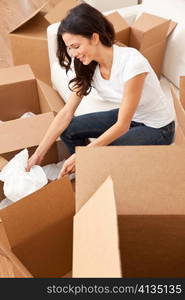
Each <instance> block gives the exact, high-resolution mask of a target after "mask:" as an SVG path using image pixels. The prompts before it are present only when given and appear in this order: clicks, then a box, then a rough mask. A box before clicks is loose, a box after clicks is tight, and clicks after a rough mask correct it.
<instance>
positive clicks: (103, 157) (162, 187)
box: [76, 146, 185, 277]
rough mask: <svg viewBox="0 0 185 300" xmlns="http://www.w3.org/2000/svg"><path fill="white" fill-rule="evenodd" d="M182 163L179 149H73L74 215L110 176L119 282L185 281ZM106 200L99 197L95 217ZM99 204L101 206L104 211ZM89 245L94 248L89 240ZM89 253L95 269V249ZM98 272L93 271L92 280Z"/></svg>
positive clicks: (105, 229) (106, 229)
mask: <svg viewBox="0 0 185 300" xmlns="http://www.w3.org/2000/svg"><path fill="white" fill-rule="evenodd" d="M184 163H185V155H184V147H178V146H173V147H170V146H139V147H138V146H130V147H129V146H123V147H121V146H120V147H114V146H112V147H111V146H109V147H94V148H87V147H79V148H77V154H76V169H77V173H76V210H77V211H79V210H80V208H82V206H83V205H84V204H85V203H86V202H87V201H88V200H89V199H90V197H91V196H92V195H93V194H94V193H95V191H96V190H97V189H98V188H99V187H100V185H101V184H102V183H103V182H104V181H105V180H106V178H107V176H111V177H112V180H113V182H114V192H115V199H116V206H117V214H118V224H119V226H118V228H119V247H120V256H121V263H122V275H123V277H184V276H185V261H184V252H185V242H184V241H185V231H184V226H185V205H184V203H185V202H184V201H185V185H184V180H185V168H184ZM87 166H88V168H87ZM109 193H110V191H109ZM107 198H108V196H107V193H105V194H104V195H103V194H102V193H101V196H100V197H99V203H100V204H99V205H100V206H99V208H98V214H99V213H100V212H99V211H101V210H103V211H104V210H105V211H106V199H107ZM97 201H98V200H97ZM102 202H103V203H104V204H105V207H103V208H102ZM104 215H106V214H104ZM102 218H103V212H102ZM98 220H99V219H98ZM87 222H88V218H87ZM95 223H97V222H95ZM101 224H104V219H103V220H102V222H101V223H100V222H99V221H98V224H95V226H96V228H97V229H96V233H97V239H96V241H97V243H99V232H101V231H103V232H104V234H105V235H106V234H107V232H109V230H110V226H107V227H104V226H101ZM102 235H103V233H102V232H101V235H100V237H101V236H102ZM89 239H90V237H88V241H89ZM82 241H83V237H82ZM93 241H94V244H95V238H94V235H93ZM79 243H81V240H79ZM110 244H111V242H110ZM110 247H112V245H110ZM82 248H83V247H82ZM85 248H86V249H87V248H88V246H87V245H86V246H85ZM88 249H89V251H90V253H89V254H87V255H88V257H91V261H93V260H94V261H95V263H96V259H95V258H94V252H93V251H94V248H92V251H91V249H90V248H88ZM81 251H83V249H82V250H81ZM91 254H92V256H91ZM83 257H84V252H83ZM116 257H117V254H116ZM113 259H114V254H113V258H112V260H113ZM102 260H104V255H102ZM115 261H116V258H115ZM102 264H103V262H102ZM98 267H99V266H98V265H96V267H95V266H94V267H93V270H92V274H93V276H94V275H95V274H94V270H95V268H97V270H99V269H98ZM78 270H79V267H78ZM82 270H83V269H82ZM85 274H86V273H85ZM80 275H81V276H83V274H82V273H80ZM88 275H89V276H90V271H89V272H88ZM112 276H114V274H111V272H107V277H112Z"/></svg>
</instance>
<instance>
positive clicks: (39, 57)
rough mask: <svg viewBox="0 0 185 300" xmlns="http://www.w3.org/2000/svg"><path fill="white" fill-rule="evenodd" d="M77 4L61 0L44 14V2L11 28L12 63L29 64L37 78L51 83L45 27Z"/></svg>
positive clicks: (70, 0) (73, 1) (71, 0)
mask: <svg viewBox="0 0 185 300" xmlns="http://www.w3.org/2000/svg"><path fill="white" fill-rule="evenodd" d="M78 4H79V3H78V1H76V0H62V1H60V3H58V4H57V5H56V6H55V7H54V8H53V9H51V10H50V11H49V12H48V14H46V15H44V14H43V13H42V12H41V10H42V9H43V8H44V6H45V5H46V4H43V5H40V6H39V7H38V8H37V9H36V10H35V11H34V13H31V14H30V15H29V16H28V17H27V18H26V19H25V20H24V21H22V22H20V23H19V24H17V25H16V26H15V27H14V28H12V30H11V32H10V33H9V38H10V42H11V48H12V54H13V61H14V64H15V65H21V64H30V65H31V67H32V69H33V72H34V74H35V75H36V77H37V78H38V79H41V80H42V81H44V82H45V83H48V84H51V80H50V67H49V58H48V46H47V32H46V30H47V27H48V26H49V25H50V24H51V23H55V22H58V21H60V20H61V19H63V18H64V16H65V15H66V13H67V11H68V10H69V9H70V8H72V7H74V6H76V5H78Z"/></svg>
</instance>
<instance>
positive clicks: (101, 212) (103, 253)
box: [73, 177, 121, 278]
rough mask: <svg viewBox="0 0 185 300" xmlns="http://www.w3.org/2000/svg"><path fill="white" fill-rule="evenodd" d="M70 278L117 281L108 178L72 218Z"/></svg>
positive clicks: (112, 203) (114, 221)
mask: <svg viewBox="0 0 185 300" xmlns="http://www.w3.org/2000/svg"><path fill="white" fill-rule="evenodd" d="M73 277H81V278H83V277H98V278H102V277H103V278H105V277H121V261H120V255H119V239H118V224H117V213H116V205H115V198H114V191H113V183H112V180H111V177H109V178H108V179H107V180H106V181H105V182H104V183H103V184H102V185H101V186H100V188H99V189H98V190H97V191H96V192H95V193H94V194H93V196H92V197H91V198H90V199H89V200H88V201H87V203H86V204H85V205H84V206H83V207H82V208H81V209H80V211H79V212H78V213H77V214H76V215H75V217H74V242H73Z"/></svg>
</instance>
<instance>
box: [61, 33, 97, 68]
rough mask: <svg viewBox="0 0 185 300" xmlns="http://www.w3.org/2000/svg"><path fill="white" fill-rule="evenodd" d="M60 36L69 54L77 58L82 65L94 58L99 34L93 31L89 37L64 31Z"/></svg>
mask: <svg viewBox="0 0 185 300" xmlns="http://www.w3.org/2000/svg"><path fill="white" fill-rule="evenodd" d="M62 38H63V40H64V43H65V45H66V47H67V49H68V52H69V55H71V56H72V57H75V58H77V59H79V60H80V61H81V62H82V63H83V64H84V65H88V64H90V63H91V61H93V60H95V57H96V51H97V43H98V40H99V36H98V35H97V34H96V33H93V35H92V38H91V39H88V38H85V37H83V36H82V35H77V34H71V33H64V34H63V35H62Z"/></svg>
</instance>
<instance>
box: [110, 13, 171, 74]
mask: <svg viewBox="0 0 185 300" xmlns="http://www.w3.org/2000/svg"><path fill="white" fill-rule="evenodd" d="M106 17H107V19H108V20H109V21H110V22H111V23H112V24H113V25H114V28H115V32H116V39H117V40H118V41H121V42H122V43H123V44H125V45H127V46H129V47H133V48H136V49H138V50H139V51H140V52H141V53H142V54H143V55H144V56H145V57H146V58H147V59H148V61H149V62H150V64H151V66H152V67H153V69H154V71H155V72H156V74H157V76H158V77H160V71H161V66H162V62H163V57H164V52H165V47H166V40H167V37H168V36H169V35H170V33H171V32H172V30H173V29H174V28H175V26H176V23H175V22H173V21H171V20H167V19H164V18H161V17H158V16H155V15H152V14H149V13H142V14H141V15H140V16H139V17H138V18H137V19H136V21H135V22H134V23H133V24H132V26H129V25H128V23H127V22H126V21H125V20H124V18H123V17H122V16H121V15H120V14H119V13H118V12H114V13H111V14H109V15H107V16H106ZM156 53H157V55H156Z"/></svg>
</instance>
